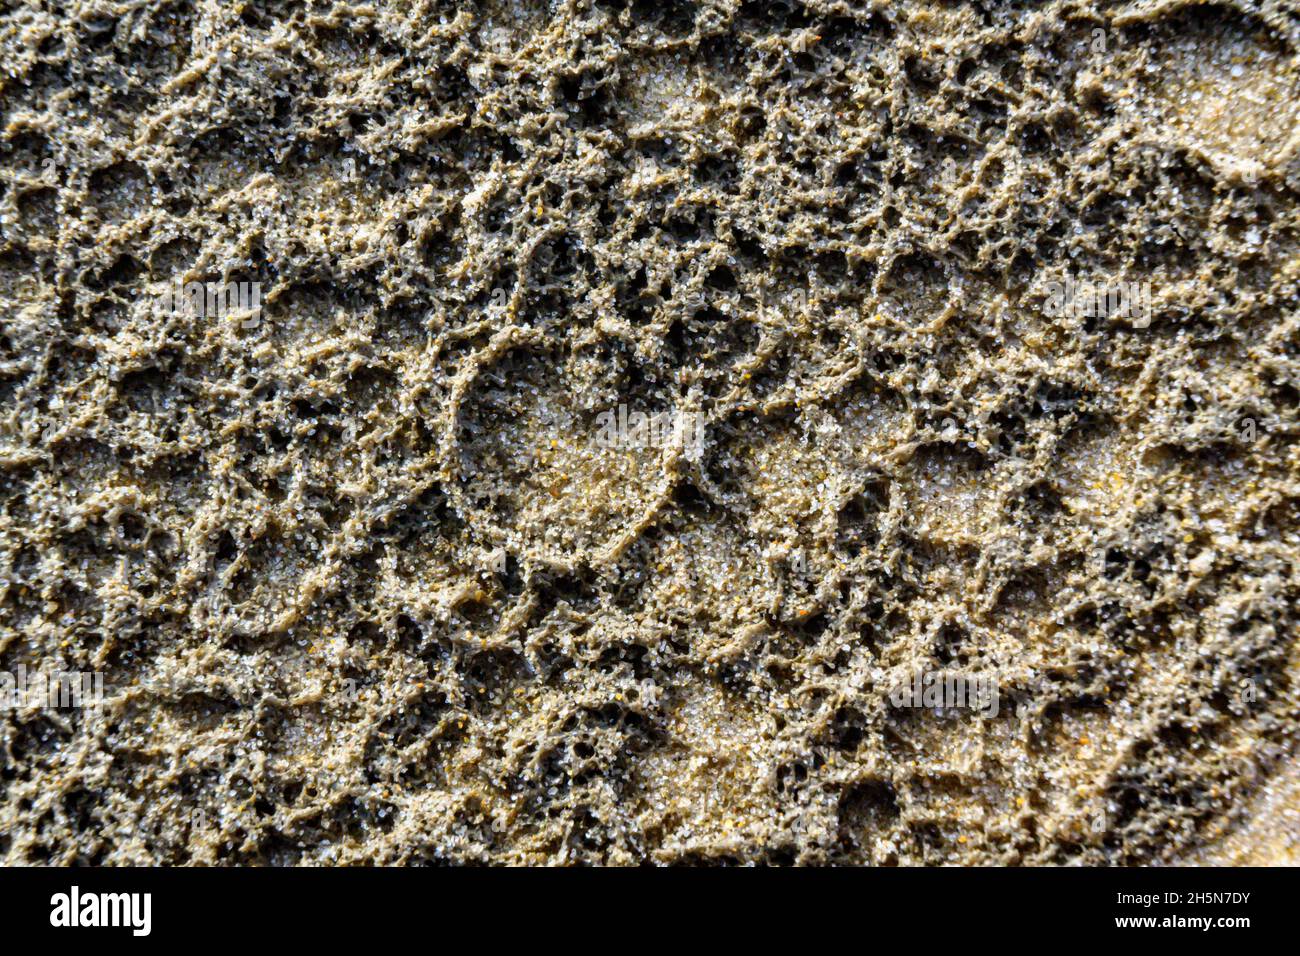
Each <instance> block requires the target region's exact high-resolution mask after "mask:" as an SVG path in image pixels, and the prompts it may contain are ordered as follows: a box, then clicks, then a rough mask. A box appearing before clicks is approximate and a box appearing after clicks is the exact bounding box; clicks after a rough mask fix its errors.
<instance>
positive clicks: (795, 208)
mask: <svg viewBox="0 0 1300 956" xmlns="http://www.w3.org/2000/svg"><path fill="white" fill-rule="evenodd" d="M1298 41H1300V6H1298V5H1297V4H1296V3H1293V2H1259V3H1252V2H1232V3H1223V4H1216V5H1207V4H1197V3H1185V2H1157V3H1106V2H1064V3H1062V2H1057V3H1045V4H1037V3H1024V4H1021V3H1008V2H999V0H984V2H942V3H941V2H933V0H924V2H904V0H890V2H877V3H871V2H865V3H864V2H848V0H844V2H838V0H836V2H833V0H790V2H786V3H740V2H737V0H710V2H703V3H698V4H692V3H684V2H680V0H657V2H633V3H616V2H595V3H591V2H586V0H569V2H555V3H552V4H543V3H541V2H516V3H508V2H505V0H499V2H483V3H473V2H464V3H459V4H457V3H438V2H392V3H385V2H377V3H374V4H372V5H367V6H348V5H346V4H344V3H335V4H329V3H312V2H302V0H265V2H263V0H253V2H247V3H242V4H239V3H216V2H200V3H191V2H183V0H182V2H164V0H128V2H121V3H110V2H74V3H45V2H34V0H18V2H13V0H10V2H7V3H6V4H4V7H3V12H0V58H2V59H3V69H2V73H3V78H2V80H0V110H2V112H3V120H2V125H0V130H2V133H0V230H2V232H0V667H2V668H3V669H4V670H7V671H14V670H16V669H17V668H18V666H19V665H23V666H25V667H28V668H45V669H46V670H50V669H59V670H64V671H100V672H102V673H103V674H104V675H105V676H106V680H107V683H108V686H109V695H108V700H107V701H106V702H105V703H104V704H103V705H102V706H100V707H97V708H87V709H67V710H50V709H41V708H36V707H18V708H15V709H12V710H9V711H6V712H3V713H0V854H3V855H4V857H5V858H7V860H8V862H10V863H36V862H42V863H73V862H89V863H99V864H126V863H166V864H176V863H189V862H202V863H222V864H251V863H273V864H286V863H302V864H307V863H354V862H376V863H417V862H421V863H422V862H478V861H483V862H495V863H504V862H533V863H563V862H607V863H620V864H621V863H636V862H643V861H650V862H664V863H674V862H675V863H685V862H698V863H721V862H760V863H780V862H798V863H814V864H815V863H832V862H843V863H874V864H895V863H902V864H908V863H964V864H976V863H1065V862H1084V863H1111V864H1131V863H1147V862H1176V861H1179V860H1184V859H1200V858H1203V855H1204V854H1206V853H1210V854H1213V853H1214V852H1215V848H1216V847H1218V846H1220V845H1221V844H1223V845H1226V844H1225V843H1224V841H1225V840H1227V839H1229V838H1231V839H1240V838H1243V837H1242V834H1236V833H1235V831H1234V828H1235V827H1237V825H1238V823H1239V820H1240V817H1241V816H1242V814H1243V810H1244V809H1245V808H1247V807H1248V806H1264V807H1266V808H1267V807H1270V806H1271V807H1272V809H1271V810H1269V811H1268V812H1269V814H1270V819H1273V820H1276V821H1279V823H1280V824H1285V822H1286V821H1287V820H1293V819H1294V815H1293V814H1290V815H1288V814H1289V813H1290V811H1286V812H1284V810H1283V808H1282V806H1279V804H1281V805H1291V806H1294V803H1295V801H1294V797H1293V794H1294V792H1295V790H1294V787H1292V786H1290V784H1286V786H1285V788H1284V790H1279V793H1280V794H1281V796H1273V795H1272V791H1271V790H1270V781H1272V780H1273V779H1274V778H1275V775H1277V774H1278V768H1279V767H1280V766H1282V765H1284V764H1285V762H1286V761H1287V760H1289V759H1290V757H1289V755H1290V754H1292V753H1293V750H1294V745H1295V733H1296V728H1297V718H1298V716H1300V714H1298V713H1297V692H1296V685H1295V678H1296V675H1297V665H1298V664H1300V660H1298V658H1297V649H1296V641H1295V637H1296V620H1297V613H1296V610H1295V600H1296V596H1297V590H1298V587H1297V585H1298V584H1300V581H1298V578H1297V568H1296V558H1297V555H1298V554H1300V537H1298V536H1297V535H1298V534H1300V520H1298V519H1300V484H1298V483H1297V473H1298V470H1300V469H1298V468H1297V465H1298V462H1297V456H1298V454H1300V452H1298V446H1297V435H1298V430H1297V410H1296V406H1297V397H1298V392H1297V384H1298V381H1297V319H1298V314H1297V312H1298V306H1297V300H1298V290H1300V256H1298V255H1297V251H1298V248H1300V246H1298V243H1297V239H1298V232H1297V230H1298V227H1300V220H1298V218H1297V199H1298V198H1300V132H1298V131H1297V127H1298V124H1297V104H1298V103H1300V85H1298V83H1297V78H1298V76H1300V73H1298V71H1297V59H1296V56H1297V42H1298ZM1067 274H1068V275H1070V276H1073V277H1075V278H1079V279H1081V280H1087V281H1095V282H1115V281H1121V280H1122V281H1137V282H1144V283H1149V285H1150V289H1151V321H1150V324H1149V326H1146V327H1143V323H1140V322H1134V321H1130V320H1126V319H1119V318H1116V317H1115V316H1071V315H1069V314H1055V315H1052V314H1049V312H1050V311H1051V310H1049V309H1046V308H1045V300H1046V298H1047V297H1048V295H1049V291H1048V289H1049V286H1048V284H1049V283H1050V282H1052V281H1057V280H1059V279H1061V278H1062V277H1064V276H1066V275H1067ZM227 279H229V280H244V281H257V282H260V283H261V284H262V288H263V290H264V292H263V297H264V302H263V311H262V317H261V322H260V324H258V325H256V326H255V327H249V328H246V327H244V324H243V323H242V322H241V321H239V320H238V318H237V317H232V316H225V317H209V318H199V317H197V316H195V315H192V314H187V313H185V312H176V313H169V314H165V315H159V313H158V312H157V310H156V309H154V308H152V306H151V301H152V300H151V296H153V295H154V294H156V293H157V292H158V291H160V290H161V289H162V288H164V287H166V286H169V285H171V284H173V283H175V282H177V281H194V280H200V281H201V280H227ZM620 403H622V404H626V405H627V406H629V407H630V408H633V409H642V410H645V411H647V412H658V411H664V410H674V411H676V412H678V413H679V414H691V415H699V416H701V417H702V420H703V421H705V422H706V423H707V427H706V432H705V440H704V442H703V445H702V447H701V448H700V449H689V448H685V449H684V448H677V447H668V448H662V449H660V448H648V449H640V450H630V451H629V450H619V451H611V450H610V449H608V448H606V447H603V446H602V445H601V443H600V442H599V441H598V437H599V432H598V429H597V424H596V422H597V417H598V416H599V415H600V413H601V412H602V411H607V410H609V409H611V408H615V407H617V406H618V405H619V404H620ZM502 555H504V562H502V560H501V556H502ZM920 670H928V671H934V670H960V671H963V672H978V673H980V674H984V675H991V676H992V677H994V678H996V680H997V682H998V685H997V686H998V687H999V689H1000V710H999V713H998V715H997V716H996V717H992V718H987V719H986V718H983V717H980V716H977V715H974V714H970V713H968V712H962V713H960V714H956V715H954V714H951V713H949V714H947V715H946V716H945V715H939V714H935V713H934V712H932V711H928V710H917V709H906V708H899V707H896V706H894V705H893V704H892V703H891V701H890V698H889V692H890V690H891V688H893V687H894V686H895V685H896V684H897V683H898V682H899V681H901V680H904V679H906V677H907V676H908V675H910V674H911V673H913V672H916V671H920ZM1288 779H1289V778H1288ZM1284 782H1285V781H1284ZM1281 832H1282V836H1280V837H1277V838H1276V839H1275V842H1274V843H1270V844H1269V847H1271V849H1269V850H1268V852H1266V853H1264V854H1263V857H1262V858H1266V859H1278V858H1283V857H1285V855H1286V854H1287V853H1288V852H1294V848H1293V846H1292V848H1291V849H1290V850H1288V843H1289V841H1291V840H1293V839H1294V833H1295V829H1294V827H1293V826H1292V827H1291V828H1290V829H1289V830H1288V829H1287V827H1286V826H1283V827H1282V831H1281ZM1288 833H1289V834H1290V835H1289V836H1288V835H1287V834H1288ZM1250 834H1251V831H1245V833H1244V839H1246V841H1247V843H1248V844H1249V845H1250V846H1253V847H1254V852H1255V853H1256V856H1255V858H1256V859H1259V858H1261V857H1260V856H1259V852H1260V847H1261V844H1260V842H1259V841H1258V840H1254V841H1253V842H1252V839H1251V835H1250ZM1269 839H1270V840H1273V839H1274V838H1272V837H1270V838H1269ZM1237 845H1238V844H1233V848H1232V849H1230V850H1224V851H1223V852H1224V854H1229V853H1237V852H1238V851H1237V849H1236V846H1237Z"/></svg>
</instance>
